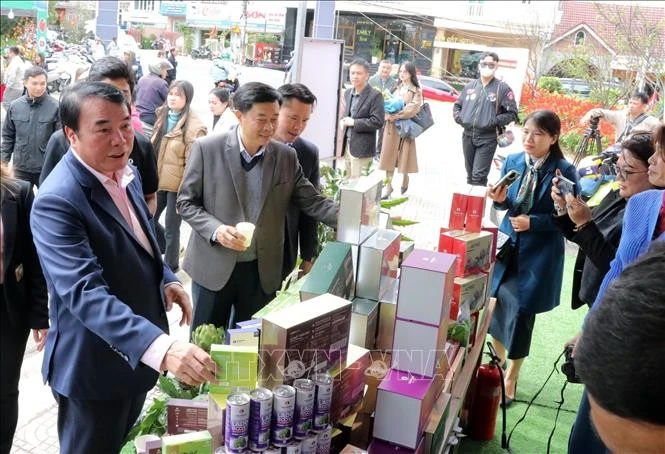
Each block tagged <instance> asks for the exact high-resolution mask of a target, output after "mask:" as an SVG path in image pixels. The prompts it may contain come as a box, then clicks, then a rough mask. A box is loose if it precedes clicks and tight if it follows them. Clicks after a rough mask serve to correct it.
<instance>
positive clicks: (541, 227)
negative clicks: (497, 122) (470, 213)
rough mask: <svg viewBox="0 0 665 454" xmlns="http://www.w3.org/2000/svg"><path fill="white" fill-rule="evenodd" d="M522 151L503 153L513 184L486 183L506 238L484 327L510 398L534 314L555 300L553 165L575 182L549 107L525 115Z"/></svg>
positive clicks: (559, 264) (559, 251)
mask: <svg viewBox="0 0 665 454" xmlns="http://www.w3.org/2000/svg"><path fill="white" fill-rule="evenodd" d="M523 129H524V130H523V135H522V143H523V146H524V151H523V152H521V153H515V154H512V155H510V156H508V157H507V159H506V162H505V164H504V166H503V169H502V173H501V175H502V177H503V176H505V175H506V174H508V173H510V172H511V171H513V170H514V171H516V172H517V173H519V175H520V176H519V178H517V179H516V180H514V183H513V184H510V185H507V184H501V185H491V184H490V185H488V191H487V195H488V197H490V198H491V199H492V200H494V207H495V208H496V209H497V210H507V211H508V213H507V214H506V216H505V217H504V219H503V222H502V223H501V226H500V227H499V230H500V231H501V232H503V233H504V234H506V235H507V236H508V237H509V238H508V240H507V241H506V242H505V243H504V244H503V245H501V246H500V252H499V254H498V255H497V263H496V265H495V268H494V276H493V279H492V284H491V285H492V287H491V288H492V295H493V296H494V297H496V298H497V306H496V309H495V311H494V317H493V318H492V321H491V324H490V329H489V332H490V334H491V335H492V338H493V344H494V347H495V349H496V351H497V353H498V354H499V356H500V357H501V358H502V360H504V362H505V360H506V359H510V360H511V361H510V364H509V365H508V369H507V373H506V377H505V385H506V404H507V405H508V404H510V403H512V401H513V400H514V399H515V394H516V391H517V380H518V378H519V373H520V369H521V367H522V364H523V363H524V360H525V359H526V357H527V356H529V349H530V346H531V335H532V333H533V326H534V323H535V320H536V314H540V313H543V312H548V311H550V310H552V309H554V308H555V307H556V306H558V305H559V299H560V294H561V281H562V277H563V259H564V238H563V235H562V234H561V233H560V232H559V231H558V230H557V229H556V226H555V225H554V222H553V219H552V213H553V211H554V202H553V201H552V197H551V196H550V187H551V185H552V178H554V176H555V175H556V172H557V170H558V171H559V172H560V173H561V175H563V176H564V177H566V178H568V179H569V180H571V181H573V182H577V172H576V170H575V167H574V166H573V165H572V164H570V163H568V161H566V160H565V159H564V157H563V153H562V151H561V148H560V146H559V135H560V134H561V120H560V119H559V117H558V116H557V115H556V114H555V113H554V112H552V111H550V110H538V111H535V112H533V113H531V114H530V115H529V116H528V117H527V118H526V120H525V123H524V128H523Z"/></svg>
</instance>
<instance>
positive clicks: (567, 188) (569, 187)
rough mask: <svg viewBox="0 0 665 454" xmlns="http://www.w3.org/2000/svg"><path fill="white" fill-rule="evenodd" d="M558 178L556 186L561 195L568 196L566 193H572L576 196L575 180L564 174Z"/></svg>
mask: <svg viewBox="0 0 665 454" xmlns="http://www.w3.org/2000/svg"><path fill="white" fill-rule="evenodd" d="M557 179H558V181H557V184H556V187H557V188H558V189H559V192H560V193H561V197H566V194H571V195H572V196H573V197H575V182H574V181H570V180H569V179H568V178H566V177H564V176H563V175H558V176H557Z"/></svg>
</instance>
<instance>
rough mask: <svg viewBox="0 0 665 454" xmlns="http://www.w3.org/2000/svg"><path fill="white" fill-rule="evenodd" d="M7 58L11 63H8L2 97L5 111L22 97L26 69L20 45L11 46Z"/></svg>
mask: <svg viewBox="0 0 665 454" xmlns="http://www.w3.org/2000/svg"><path fill="white" fill-rule="evenodd" d="M7 58H8V59H9V64H8V65H7V69H5V77H4V83H5V85H6V88H5V94H4V96H3V98H2V106H3V107H4V108H5V111H7V110H9V105H10V104H11V103H12V101H14V100H15V99H18V98H20V97H21V95H22V94H23V72H24V71H25V65H24V64H23V59H22V58H21V51H19V49H18V47H16V46H13V47H10V48H9V52H8V54H7Z"/></svg>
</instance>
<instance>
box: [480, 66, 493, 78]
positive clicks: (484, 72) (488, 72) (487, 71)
mask: <svg viewBox="0 0 665 454" xmlns="http://www.w3.org/2000/svg"><path fill="white" fill-rule="evenodd" d="M480 75H481V76H482V77H485V78H488V77H492V76H493V75H494V70H493V69H491V68H480Z"/></svg>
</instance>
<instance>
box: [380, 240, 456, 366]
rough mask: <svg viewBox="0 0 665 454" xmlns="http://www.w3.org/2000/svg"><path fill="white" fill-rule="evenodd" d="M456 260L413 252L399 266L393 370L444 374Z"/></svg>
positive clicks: (423, 251)
mask: <svg viewBox="0 0 665 454" xmlns="http://www.w3.org/2000/svg"><path fill="white" fill-rule="evenodd" d="M456 264H457V258H456V257H455V256H454V255H451V254H444V253H440V252H434V251H425V250H415V251H414V252H413V253H412V254H411V255H409V257H408V258H407V259H406V260H405V261H404V263H403V264H402V272H401V277H400V286H399V293H398V296H397V313H396V321H395V333H394V339H393V356H392V365H391V367H392V368H393V369H397V370H401V371H406V372H411V373H413V374H417V375H422V376H426V377H433V376H434V375H435V374H437V373H438V374H445V372H446V371H445V369H446V368H447V360H446V357H445V355H444V346H445V342H446V336H447V329H448V328H447V322H448V317H449V314H450V304H451V300H452V295H453V281H454V278H455V269H456Z"/></svg>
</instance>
